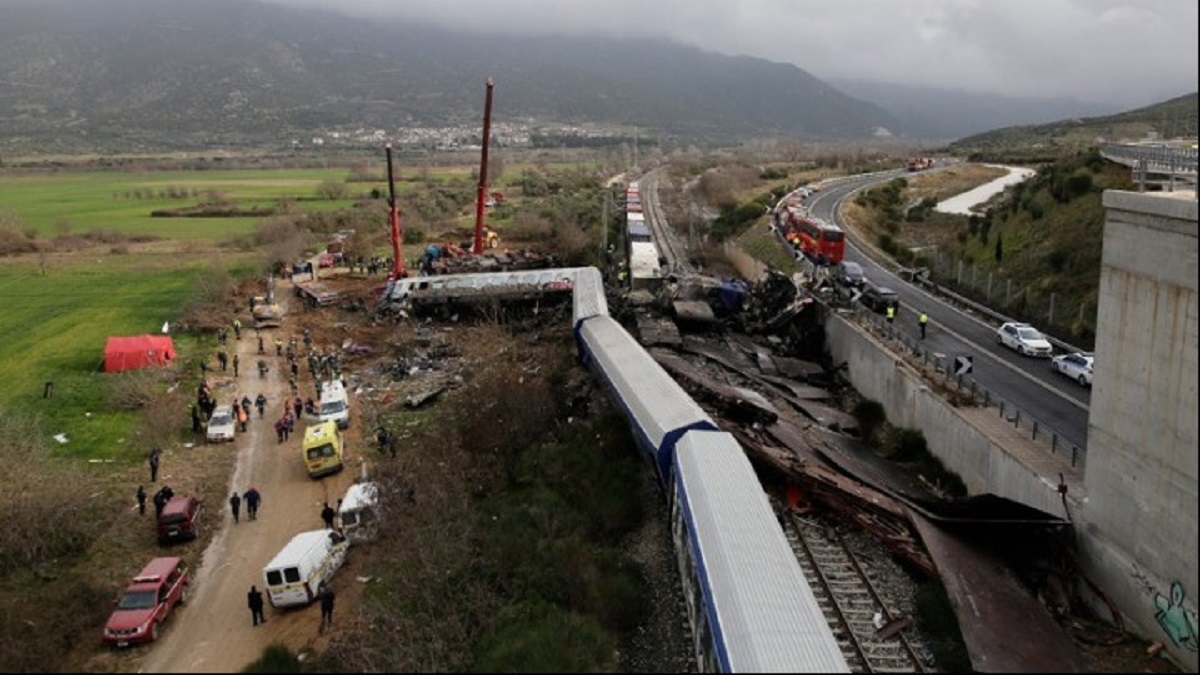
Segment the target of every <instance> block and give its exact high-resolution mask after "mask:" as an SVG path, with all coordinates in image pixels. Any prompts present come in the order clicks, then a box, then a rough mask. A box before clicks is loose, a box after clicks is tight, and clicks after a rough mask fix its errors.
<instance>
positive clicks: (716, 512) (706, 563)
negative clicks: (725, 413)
mask: <svg viewBox="0 0 1200 675" xmlns="http://www.w3.org/2000/svg"><path fill="white" fill-rule="evenodd" d="M675 456H676V466H675V471H674V476H673V479H672V481H671V533H672V537H673V538H674V540H675V551H676V556H677V558H678V561H679V571H680V576H681V577H682V579H683V587H684V595H685V596H686V599H687V606H688V613H689V618H690V619H691V624H692V628H693V630H692V637H693V641H694V646H695V650H696V661H697V664H698V665H699V668H700V670H701V671H702V672H717V671H719V672H726V673H734V672H743V673H745V672H750V673H766V672H777V673H848V672H850V668H849V666H848V665H847V664H846V659H845V657H844V656H843V655H842V651H841V649H840V648H839V647H838V643H837V641H836V640H835V639H834V637H833V633H832V632H831V631H830V628H829V623H828V622H827V621H826V620H825V616H824V614H823V612H822V611H821V607H820V605H819V604H818V603H817V600H816V598H815V597H814V596H813V592H812V589H811V588H810V587H809V585H808V582H807V581H806V580H805V578H804V572H803V571H802V570H801V569H800V564H799V563H798V562H797V561H796V554H795V553H793V552H792V550H791V548H790V547H789V545H788V543H787V539H786V538H785V537H784V534H783V530H782V529H781V528H780V527H779V522H778V521H777V520H776V518H775V512H774V511H773V510H772V509H771V505H770V503H769V502H768V501H767V496H766V494H765V493H764V492H763V490H762V486H761V484H760V483H759V481H758V476H757V475H756V474H755V473H754V468H753V467H752V466H751V465H750V461H749V460H748V459H746V455H745V453H744V452H743V450H742V448H741V446H740V445H739V444H738V442H737V440H736V439H734V437H733V436H732V435H731V434H729V433H727V432H713V431H689V432H687V433H685V434H684V435H683V438H681V439H680V440H679V442H678V443H677V444H676V453H675Z"/></svg>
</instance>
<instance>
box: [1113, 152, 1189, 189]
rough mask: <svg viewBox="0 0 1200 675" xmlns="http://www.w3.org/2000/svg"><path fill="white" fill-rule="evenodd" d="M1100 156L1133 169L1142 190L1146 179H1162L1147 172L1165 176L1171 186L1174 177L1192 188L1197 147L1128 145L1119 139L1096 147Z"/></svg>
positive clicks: (1147, 180) (1172, 186)
mask: <svg viewBox="0 0 1200 675" xmlns="http://www.w3.org/2000/svg"><path fill="white" fill-rule="evenodd" d="M1100 156H1101V157H1103V158H1105V159H1107V160H1109V161H1111V162H1116V163H1118V164H1124V165H1125V166H1128V167H1130V169H1131V170H1132V171H1133V174H1134V179H1135V180H1136V181H1137V183H1138V189H1140V190H1141V191H1143V192H1144V191H1145V190H1146V183H1148V182H1155V183H1163V182H1164V179H1154V180H1153V181H1152V180H1151V178H1150V176H1152V175H1153V176H1158V175H1165V176H1168V178H1167V179H1165V182H1167V183H1168V185H1169V186H1170V189H1171V190H1174V186H1175V182H1176V181H1177V180H1178V181H1180V182H1182V183H1185V184H1187V185H1189V186H1190V187H1192V189H1195V187H1196V164H1197V151H1196V147H1195V145H1193V146H1192V147H1191V148H1180V147H1171V146H1168V145H1132V144H1123V143H1105V144H1104V145H1103V146H1101V147H1100Z"/></svg>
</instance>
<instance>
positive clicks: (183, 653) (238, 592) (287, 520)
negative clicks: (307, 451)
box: [139, 281, 364, 673]
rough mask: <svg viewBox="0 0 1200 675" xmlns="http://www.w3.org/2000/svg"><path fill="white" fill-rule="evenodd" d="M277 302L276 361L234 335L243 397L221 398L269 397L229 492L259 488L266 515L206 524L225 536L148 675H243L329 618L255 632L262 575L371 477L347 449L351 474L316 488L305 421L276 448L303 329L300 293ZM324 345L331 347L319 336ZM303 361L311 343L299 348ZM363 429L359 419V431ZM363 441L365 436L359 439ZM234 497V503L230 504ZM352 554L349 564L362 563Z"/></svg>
mask: <svg viewBox="0 0 1200 675" xmlns="http://www.w3.org/2000/svg"><path fill="white" fill-rule="evenodd" d="M276 300H277V302H279V304H280V305H282V306H283V307H284V309H285V311H286V314H285V317H284V320H283V325H282V326H281V327H280V328H277V329H273V330H269V331H266V330H265V331H263V332H262V335H263V341H264V343H265V347H266V351H267V355H266V356H260V355H259V354H258V341H257V339H256V338H255V332H254V330H253V329H243V331H242V338H241V340H239V341H236V342H235V341H234V340H233V336H232V335H230V351H231V352H232V351H233V349H236V350H237V353H238V355H239V360H240V364H241V368H240V371H241V372H240V376H239V377H238V378H237V385H238V387H239V389H238V390H237V391H233V390H230V389H227V390H225V391H219V392H218V394H217V395H218V397H219V399H220V400H221V401H222V402H225V401H232V400H233V396H234V395H235V394H236V397H237V398H238V399H240V398H241V397H242V395H243V394H244V395H247V396H249V397H250V399H251V400H253V399H254V398H255V397H256V396H258V394H259V392H260V391H261V392H262V393H263V394H264V395H265V396H266V397H267V401H268V403H267V407H266V414H265V416H264V417H263V418H262V419H259V417H258V413H257V412H255V414H254V415H253V416H252V419H251V421H250V423H249V426H248V429H247V431H246V432H245V433H239V434H238V438H237V440H236V441H235V442H234V444H233V445H232V446H231V448H230V451H231V452H236V453H237V467H236V470H235V472H234V474H233V476H232V479H231V481H230V485H229V490H228V492H232V491H234V490H236V491H237V492H238V493H239V494H240V493H242V492H245V491H246V490H247V489H248V488H249V487H250V486H251V485H253V486H255V487H257V488H258V490H259V492H261V493H262V505H261V506H260V508H259V514H258V519H257V520H253V521H251V520H249V519H248V518H247V517H246V513H245V504H244V503H243V505H242V514H241V522H240V523H239V524H236V525H235V524H234V522H233V517H232V515H231V513H230V509H229V504H228V502H227V501H224V502H222V503H221V504H219V505H211V506H210V507H209V509H208V512H207V513H206V514H205V519H206V524H207V525H208V527H212V528H216V529H217V531H216V532H215V534H214V536H213V539H212V543H211V544H210V545H209V547H208V549H207V550H206V551H205V552H204V555H203V559H202V561H201V564H200V568H199V569H197V570H195V571H194V579H193V582H192V593H191V597H190V599H189V602H188V605H187V606H186V607H183V608H181V609H180V611H178V612H177V613H176V614H175V616H173V617H172V620H171V621H169V622H168V628H167V630H166V631H164V633H165V634H164V635H163V637H162V638H160V640H159V642H158V643H156V644H155V645H153V648H152V650H151V652H150V653H149V654H148V655H147V656H146V658H145V660H144V661H143V663H142V665H141V668H140V669H139V670H140V671H142V672H164V673H176V672H177V673H192V672H238V671H240V670H242V669H243V668H244V667H245V666H246V665H248V664H249V663H251V662H252V661H254V660H255V659H257V658H258V657H259V656H260V655H261V653H262V650H263V648H265V647H266V646H267V645H269V644H271V643H273V642H283V643H285V644H287V645H288V646H289V647H290V648H291V649H292V650H293V651H299V650H302V649H304V648H307V647H312V646H314V645H315V644H316V642H317V640H318V639H319V638H318V630H317V629H318V625H319V623H320V610H319V608H318V607H316V606H315V605H312V606H308V607H304V608H299V609H289V610H275V609H274V608H272V607H271V606H270V603H268V604H267V609H266V617H267V623H266V624H263V625H260V626H257V627H253V626H252V624H251V616H250V610H249V609H248V608H247V605H246V593H247V591H248V590H249V589H250V586H251V585H252V584H254V585H257V586H258V588H259V589H260V590H262V588H263V580H262V568H263V566H264V565H265V564H267V563H268V562H270V560H271V558H272V557H274V556H275V554H276V553H277V552H278V551H279V549H280V548H282V547H283V546H284V544H286V543H287V542H288V540H290V539H291V538H292V536H294V535H295V534H297V533H299V532H303V531H306V530H315V529H320V528H322V527H323V524H322V522H321V518H320V511H321V507H322V506H323V504H324V503H325V502H329V504H330V505H336V504H337V500H338V498H340V497H341V496H342V495H344V494H345V492H346V488H347V487H349V485H350V484H351V483H353V482H354V479H355V478H356V477H358V476H359V475H360V474H361V473H362V471H363V469H364V466H363V462H362V457H361V455H360V453H359V452H358V451H357V448H356V447H355V446H354V445H353V444H351V443H347V462H346V470H344V471H342V472H341V473H338V474H335V475H333V476H327V477H325V478H323V479H320V480H312V479H310V478H309V477H308V474H307V473H306V472H305V469H304V465H303V461H302V459H301V454H300V446H301V440H302V439H303V430H304V422H303V420H299V421H297V423H296V428H295V431H294V432H293V434H292V435H291V438H290V439H289V440H287V441H285V442H283V443H279V442H278V441H277V439H276V434H275V430H274V423H275V420H276V419H278V418H279V417H280V416H281V415H282V414H283V411H284V405H285V401H288V400H290V399H291V398H293V397H292V396H291V388H290V385H289V383H288V378H289V375H290V370H289V367H288V362H287V359H286V358H285V357H278V356H276V355H275V347H274V341H275V339H276V338H278V339H280V340H282V341H283V342H284V343H285V344H286V343H287V341H288V340H289V339H290V338H292V337H295V338H297V340H298V341H299V338H300V336H301V330H302V326H301V325H300V323H299V319H298V318H297V317H294V316H293V315H292V314H291V310H292V306H293V305H297V304H298V303H297V302H295V298H294V297H293V296H292V287H291V284H290V283H289V282H287V281H284V282H282V283H280V284H278V285H277V289H276ZM239 318H241V320H242V322H243V324H245V325H247V326H248V325H249V323H250V321H249V312H246V311H242V312H240V313H239ZM313 337H314V339H315V344H316V345H318V346H320V345H321V344H322V340H321V336H319V335H315V334H314V336H313ZM299 344H300V348H301V353H304V352H303V342H302V341H300V342H299ZM260 358H264V359H266V360H267V362H268V364H270V372H269V373H268V374H267V376H266V378H265V379H260V378H259V375H258V371H257V369H256V368H255V364H256V363H257V362H258V360H259V359H260ZM300 363H301V368H300V378H299V381H298V387H299V394H300V396H301V397H302V398H307V397H308V396H313V397H314V398H315V394H316V391H315V388H314V384H313V381H312V379H311V378H310V376H309V375H308V372H307V371H308V369H307V368H306V367H305V366H304V360H303V357H302V358H301V359H300ZM358 422H359V419H358V417H357V416H356V411H355V410H354V408H352V409H351V422H350V424H351V425H352V426H353V425H355V424H357V423H358ZM356 435H357V434H356ZM228 492H227V494H228ZM353 556H354V552H353V550H351V551H350V553H349V555H348V558H349V559H350V560H352V559H353ZM351 575H352V572H351V570H348V569H343V570H341V572H339V574H338V576H337V577H335V584H334V586H335V588H336V589H337V590H338V591H339V600H338V605H337V607H336V608H335V614H334V616H335V621H336V619H337V617H338V616H339V615H342V614H343V612H345V610H346V607H347V605H348V604H349V603H348V602H347V601H349V600H350V599H351V597H350V596H351V595H352V594H351V593H345V592H342V591H343V589H346V590H350V589H349V586H350V585H351V584H353V583H354V580H353V578H352V576H351Z"/></svg>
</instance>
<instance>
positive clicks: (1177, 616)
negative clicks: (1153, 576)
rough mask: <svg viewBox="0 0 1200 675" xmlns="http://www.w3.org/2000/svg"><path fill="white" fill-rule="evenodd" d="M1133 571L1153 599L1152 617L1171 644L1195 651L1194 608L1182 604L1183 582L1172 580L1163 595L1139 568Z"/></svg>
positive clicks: (1183, 594)
mask: <svg viewBox="0 0 1200 675" xmlns="http://www.w3.org/2000/svg"><path fill="white" fill-rule="evenodd" d="M1133 573H1134V576H1135V577H1136V578H1137V580H1138V581H1139V582H1141V585H1142V588H1143V589H1144V590H1145V592H1146V594H1147V595H1149V596H1150V597H1151V598H1152V599H1153V602H1154V618H1155V620H1157V621H1158V625H1159V626H1160V627H1162V629H1163V632H1164V633H1166V634H1167V637H1169V638H1170V639H1171V642H1172V644H1174V645H1175V646H1176V647H1181V648H1183V649H1186V650H1188V651H1192V652H1194V651H1197V639H1196V610H1194V609H1188V608H1187V607H1186V606H1184V600H1185V599H1186V598H1187V591H1185V590H1184V588H1183V584H1182V583H1180V582H1178V581H1172V582H1171V588H1170V589H1169V590H1168V591H1167V593H1166V594H1165V595H1164V594H1163V592H1162V591H1161V590H1160V589H1159V588H1157V587H1156V586H1155V585H1154V584H1152V583H1150V580H1149V579H1147V578H1146V576H1145V575H1144V574H1142V572H1141V571H1140V570H1137V569H1134V572H1133Z"/></svg>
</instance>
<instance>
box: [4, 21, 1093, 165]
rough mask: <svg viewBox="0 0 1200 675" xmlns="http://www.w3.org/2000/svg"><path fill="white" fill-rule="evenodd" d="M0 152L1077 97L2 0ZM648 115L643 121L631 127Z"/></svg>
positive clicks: (873, 127)
mask: <svg viewBox="0 0 1200 675" xmlns="http://www.w3.org/2000/svg"><path fill="white" fill-rule="evenodd" d="M4 14H5V17H4V20H3V21H0V152H8V153H14V152H39V153H69V152H81V151H82V152H138V151H152V150H168V149H192V148H199V147H212V146H216V145H221V146H260V147H262V146H267V147H269V146H281V145H283V144H285V143H287V142H288V141H290V140H291V139H294V138H296V137H297V136H298V135H299V136H303V135H306V134H309V133H314V132H317V131H328V130H334V129H343V130H345V129H355V128H368V129H369V128H376V129H382V130H384V131H385V132H386V133H392V132H393V131H394V130H396V129H398V128H403V127H451V126H455V125H463V126H464V127H467V128H477V127H478V126H479V124H480V119H481V116H482V108H483V105H482V104H483V98H484V96H483V94H484V86H483V83H484V81H485V79H487V78H492V79H494V81H495V82H496V88H495V96H494V99H495V103H494V106H493V120H494V121H495V122H502V121H511V122H516V121H521V122H525V123H528V124H531V125H553V124H557V125H580V124H590V125H599V126H603V127H607V128H610V129H623V130H625V131H624V133H626V134H631V133H638V134H640V135H641V136H642V137H643V138H653V137H658V138H673V139H680V140H684V141H686V142H694V143H724V142H731V141H737V140H745V139H748V138H767V137H790V138H797V139H802V140H837V139H865V138H870V137H879V136H892V137H899V138H910V139H940V140H949V139H952V138H956V137H959V136H962V135H967V134H970V133H975V132H979V131H984V130H987V129H991V128H995V127H997V126H1007V125H1011V124H1020V123H1032V122H1041V121H1046V116H1047V115H1049V114H1052V113H1051V112H1050V111H1051V110H1061V111H1064V112H1065V113H1068V114H1071V115H1081V114H1084V113H1088V114H1098V113H1099V114H1103V113H1108V112H1111V111H1106V110H1084V109H1082V108H1083V106H1079V104H1074V103H1072V102H1070V101H1030V100H1021V99H1006V100H999V99H997V98H995V97H991V98H988V97H979V96H973V95H971V94H964V93H959V92H949V91H931V90H923V91H922V90H914V89H911V88H909V89H907V90H906V89H905V88H904V87H899V86H895V85H886V84H879V83H864V82H846V83H841V84H839V85H837V86H835V85H834V84H830V83H828V82H825V81H823V80H821V79H819V78H817V77H815V76H813V75H812V74H810V73H808V72H806V71H805V70H803V69H802V68H799V67H796V66H794V65H790V64H783V63H775V62H771V61H766V60H763V59H758V58H752V57H745V56H742V57H731V56H725V55H719V54H715V53H711V52H706V51H702V50H699V49H696V48H693V47H687V46H682V45H679V44H673V43H669V42H663V41H654V40H646V39H638V40H632V39H631V40H620V39H613V38H568V37H555V36H536V37H535V36H513V35H480V34H474V33H465V32H454V31H448V30H444V29H440V28H435V27H432V26H427V25H419V24H412V23H399V22H390V23H389V22H380V21H367V20H363V19H355V18H349V17H345V16H342V15H339V14H334V13H330V12H323V11H317V10H309V9H297V8H286V7H281V6H278V5H268V4H264V3H261V2H257V0H206V2H202V3H201V2H190V1H188V0H105V2H103V3H96V2H92V1H90V0H9V3H8V5H7V6H6V8H5V10H4ZM635 128H636V129H637V131H636V132H633V131H632V130H633V129H635Z"/></svg>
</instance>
